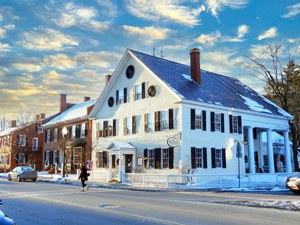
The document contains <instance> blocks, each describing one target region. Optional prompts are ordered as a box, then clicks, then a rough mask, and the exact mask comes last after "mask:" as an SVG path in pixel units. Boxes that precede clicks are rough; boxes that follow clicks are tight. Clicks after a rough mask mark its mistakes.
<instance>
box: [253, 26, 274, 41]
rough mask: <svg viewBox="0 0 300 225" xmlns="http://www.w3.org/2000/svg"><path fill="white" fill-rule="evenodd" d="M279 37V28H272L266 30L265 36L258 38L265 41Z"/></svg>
mask: <svg viewBox="0 0 300 225" xmlns="http://www.w3.org/2000/svg"><path fill="white" fill-rule="evenodd" d="M276 36H277V28H276V27H271V28H270V29H268V30H266V31H265V32H264V33H263V34H261V35H259V36H258V38H257V39H258V40H263V39H266V38H273V37H276Z"/></svg>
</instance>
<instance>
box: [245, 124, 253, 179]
mask: <svg viewBox="0 0 300 225" xmlns="http://www.w3.org/2000/svg"><path fill="white" fill-rule="evenodd" d="M247 129H248V166H249V173H255V161H254V139H253V127H247Z"/></svg>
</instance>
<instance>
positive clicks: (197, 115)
mask: <svg viewBox="0 0 300 225" xmlns="http://www.w3.org/2000/svg"><path fill="white" fill-rule="evenodd" d="M201 117H202V110H200V109H195V129H201V119H202V118H201Z"/></svg>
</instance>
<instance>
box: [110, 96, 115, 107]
mask: <svg viewBox="0 0 300 225" xmlns="http://www.w3.org/2000/svg"><path fill="white" fill-rule="evenodd" d="M114 103H115V101H114V98H113V97H109V99H108V106H109V107H112V106H113V105H114Z"/></svg>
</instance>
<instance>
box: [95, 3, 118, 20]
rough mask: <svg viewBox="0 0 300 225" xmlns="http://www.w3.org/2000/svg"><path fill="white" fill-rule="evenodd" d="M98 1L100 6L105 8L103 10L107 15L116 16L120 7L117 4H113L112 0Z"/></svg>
mask: <svg viewBox="0 0 300 225" xmlns="http://www.w3.org/2000/svg"><path fill="white" fill-rule="evenodd" d="M97 2H98V4H99V5H100V6H102V7H103V8H104V9H103V12H104V13H105V14H106V15H108V16H111V17H114V16H116V15H117V14H118V7H117V6H116V5H115V4H113V3H112V2H111V1H109V0H97Z"/></svg>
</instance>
